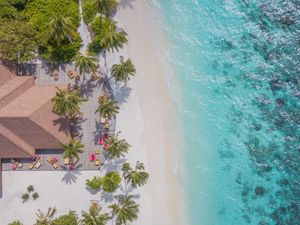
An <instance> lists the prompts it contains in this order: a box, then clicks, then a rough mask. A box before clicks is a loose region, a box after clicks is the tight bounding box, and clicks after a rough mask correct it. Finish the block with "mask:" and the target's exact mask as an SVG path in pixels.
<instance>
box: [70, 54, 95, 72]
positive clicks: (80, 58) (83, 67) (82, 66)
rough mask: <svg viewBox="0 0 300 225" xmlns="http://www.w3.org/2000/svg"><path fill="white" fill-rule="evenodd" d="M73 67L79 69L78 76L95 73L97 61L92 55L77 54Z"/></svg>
mask: <svg viewBox="0 0 300 225" xmlns="http://www.w3.org/2000/svg"><path fill="white" fill-rule="evenodd" d="M74 60H75V67H76V69H77V68H78V69H79V73H80V75H83V74H89V73H95V72H96V71H97V59H96V58H95V57H94V56H92V55H87V56H85V55H82V54H81V53H78V54H77V55H76V56H75V58H74Z"/></svg>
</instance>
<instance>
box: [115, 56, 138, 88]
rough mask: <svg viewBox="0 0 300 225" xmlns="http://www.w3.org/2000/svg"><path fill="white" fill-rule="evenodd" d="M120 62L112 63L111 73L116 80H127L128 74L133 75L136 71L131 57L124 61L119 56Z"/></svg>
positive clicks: (128, 78)
mask: <svg viewBox="0 0 300 225" xmlns="http://www.w3.org/2000/svg"><path fill="white" fill-rule="evenodd" d="M120 61H121V62H120V64H114V65H113V66H112V67H111V75H112V77H113V78H114V79H115V80H116V81H122V82H125V83H126V82H128V81H129V80H130V76H134V75H135V73H136V69H135V65H134V64H133V63H132V60H131V59H127V60H126V61H124V60H123V58H121V60H120Z"/></svg>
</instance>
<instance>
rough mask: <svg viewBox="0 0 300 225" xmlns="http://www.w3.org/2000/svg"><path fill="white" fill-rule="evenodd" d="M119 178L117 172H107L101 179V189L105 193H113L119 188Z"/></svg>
mask: <svg viewBox="0 0 300 225" xmlns="http://www.w3.org/2000/svg"><path fill="white" fill-rule="evenodd" d="M120 183H121V176H120V174H119V173H118V172H109V173H107V174H106V175H105V176H103V177H102V178H101V188H102V190H103V191H106V192H110V193H111V192H114V191H115V190H117V189H118V188H119V187H120Z"/></svg>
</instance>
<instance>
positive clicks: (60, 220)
mask: <svg viewBox="0 0 300 225" xmlns="http://www.w3.org/2000/svg"><path fill="white" fill-rule="evenodd" d="M50 225H79V219H78V216H77V214H76V212H75V211H69V213H68V214H65V215H61V216H59V217H57V218H55V219H53V220H52V221H51V223H50Z"/></svg>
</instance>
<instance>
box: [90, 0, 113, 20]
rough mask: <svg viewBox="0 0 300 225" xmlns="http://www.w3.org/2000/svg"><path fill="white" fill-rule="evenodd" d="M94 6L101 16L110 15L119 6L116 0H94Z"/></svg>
mask: <svg viewBox="0 0 300 225" xmlns="http://www.w3.org/2000/svg"><path fill="white" fill-rule="evenodd" d="M94 6H95V8H96V9H97V11H98V13H99V14H100V15H101V16H103V15H104V16H106V17H109V16H110V15H111V14H112V13H113V11H114V10H116V9H117V7H118V2H117V1H116V0H94Z"/></svg>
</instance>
